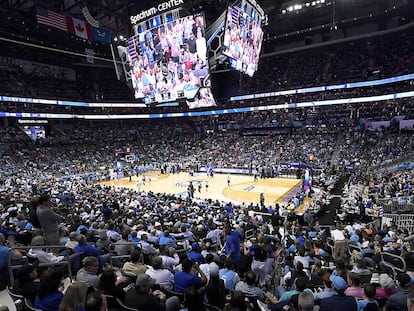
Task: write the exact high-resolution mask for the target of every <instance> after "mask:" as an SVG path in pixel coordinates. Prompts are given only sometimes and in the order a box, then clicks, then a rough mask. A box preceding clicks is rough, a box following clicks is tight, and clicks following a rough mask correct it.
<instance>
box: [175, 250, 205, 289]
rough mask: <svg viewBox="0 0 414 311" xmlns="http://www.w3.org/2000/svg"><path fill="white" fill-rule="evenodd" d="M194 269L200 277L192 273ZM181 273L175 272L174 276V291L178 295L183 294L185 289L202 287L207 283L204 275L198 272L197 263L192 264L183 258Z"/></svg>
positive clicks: (189, 260)
mask: <svg viewBox="0 0 414 311" xmlns="http://www.w3.org/2000/svg"><path fill="white" fill-rule="evenodd" d="M193 268H194V269H195V270H196V271H197V272H198V273H199V274H200V276H201V277H199V276H197V275H195V274H193V273H192V271H191V270H192V269H193ZM182 269H183V271H177V272H176V273H175V275H174V284H175V291H176V292H178V293H184V291H185V290H186V289H187V288H190V287H193V286H198V287H200V286H203V285H205V284H206V283H207V278H206V275H205V274H204V272H203V271H201V270H200V267H199V266H198V264H197V263H194V262H193V261H192V260H191V259H189V258H185V259H184V260H183V262H182Z"/></svg>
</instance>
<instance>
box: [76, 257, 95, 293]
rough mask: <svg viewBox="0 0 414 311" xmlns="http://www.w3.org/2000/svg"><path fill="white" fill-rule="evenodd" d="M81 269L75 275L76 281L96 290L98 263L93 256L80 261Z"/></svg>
mask: <svg viewBox="0 0 414 311" xmlns="http://www.w3.org/2000/svg"><path fill="white" fill-rule="evenodd" d="M82 263H83V268H82V269H80V270H79V271H78V273H77V274H76V280H77V281H78V282H83V283H85V284H86V285H88V286H91V287H94V288H98V284H99V277H98V271H99V261H98V258H96V257H94V256H89V257H85V258H84V259H83V261H82Z"/></svg>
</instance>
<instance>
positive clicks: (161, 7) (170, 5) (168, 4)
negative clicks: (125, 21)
mask: <svg viewBox="0 0 414 311" xmlns="http://www.w3.org/2000/svg"><path fill="white" fill-rule="evenodd" d="M182 4H184V0H169V1H165V2H163V3H160V4H158V5H157V6H153V7H152V8H150V9H148V10H144V11H142V12H141V13H138V14H137V15H134V16H130V17H129V19H130V21H131V24H132V25H135V24H136V23H138V22H140V21H142V20H143V19H146V18H148V17H151V16H153V15H156V14H159V13H162V12H164V11H168V10H171V9H174V8H176V7H178V6H180V5H182Z"/></svg>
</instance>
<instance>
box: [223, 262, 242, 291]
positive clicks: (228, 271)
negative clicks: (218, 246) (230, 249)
mask: <svg viewBox="0 0 414 311" xmlns="http://www.w3.org/2000/svg"><path fill="white" fill-rule="evenodd" d="M219 278H220V279H221V280H223V281H224V287H225V288H226V289H227V290H229V291H231V292H233V291H234V289H235V287H236V284H237V283H238V282H239V281H240V277H239V275H238V273H237V272H236V271H234V265H233V260H232V259H231V258H227V259H226V261H225V262H224V268H222V269H220V270H219Z"/></svg>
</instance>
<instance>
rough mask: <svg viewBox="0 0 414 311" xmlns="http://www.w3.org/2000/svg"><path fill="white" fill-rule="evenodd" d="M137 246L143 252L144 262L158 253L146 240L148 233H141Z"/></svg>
mask: <svg viewBox="0 0 414 311" xmlns="http://www.w3.org/2000/svg"><path fill="white" fill-rule="evenodd" d="M138 247H139V248H141V250H142V252H143V253H144V256H145V257H146V258H144V260H145V262H150V258H151V257H152V256H155V255H157V254H158V250H157V249H156V248H155V247H154V246H153V245H151V244H150V243H149V242H148V234H143V235H141V241H139V242H138Z"/></svg>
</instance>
